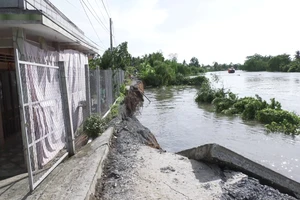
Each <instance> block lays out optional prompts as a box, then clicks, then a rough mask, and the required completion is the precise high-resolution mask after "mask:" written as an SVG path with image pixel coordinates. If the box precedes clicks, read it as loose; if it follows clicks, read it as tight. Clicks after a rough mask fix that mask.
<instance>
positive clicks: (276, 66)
mask: <svg viewBox="0 0 300 200" xmlns="http://www.w3.org/2000/svg"><path fill="white" fill-rule="evenodd" d="M240 69H242V70H245V71H270V72H300V51H296V53H295V55H294V57H293V58H291V56H290V55H288V54H281V55H277V56H262V55H260V54H254V55H253V56H247V57H246V61H245V63H244V65H243V66H241V68H240Z"/></svg>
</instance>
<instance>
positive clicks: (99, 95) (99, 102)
mask: <svg viewBox="0 0 300 200" xmlns="http://www.w3.org/2000/svg"><path fill="white" fill-rule="evenodd" d="M96 84H97V85H96V90H97V113H98V114H99V115H101V88H100V69H99V66H97V68H96Z"/></svg>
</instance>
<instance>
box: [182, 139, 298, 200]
mask: <svg viewBox="0 0 300 200" xmlns="http://www.w3.org/2000/svg"><path fill="white" fill-rule="evenodd" d="M177 154H179V155H182V156H185V157H187V158H189V159H193V160H197V161H206V162H209V163H213V164H217V165H218V166H220V167H226V168H228V169H231V170H235V171H240V172H243V173H245V174H247V175H248V176H250V177H253V178H257V179H258V180H259V181H260V182H261V183H262V184H265V185H269V186H271V187H273V188H275V189H278V190H279V191H280V192H283V193H287V194H289V195H292V196H294V197H296V198H300V196H299V194H300V183H298V182H296V181H294V180H292V179H290V178H288V177H286V176H284V175H282V174H279V173H277V172H275V171H273V170H271V169H269V168H267V167H265V166H262V165H260V164H258V163H256V162H254V161H252V160H250V159H248V158H245V157H244V156H242V155H240V154H238V153H236V152H234V151H232V150H229V149H227V148H225V147H223V146H220V145H218V144H206V145H203V146H199V147H195V148H191V149H187V150H184V151H181V152H178V153H177Z"/></svg>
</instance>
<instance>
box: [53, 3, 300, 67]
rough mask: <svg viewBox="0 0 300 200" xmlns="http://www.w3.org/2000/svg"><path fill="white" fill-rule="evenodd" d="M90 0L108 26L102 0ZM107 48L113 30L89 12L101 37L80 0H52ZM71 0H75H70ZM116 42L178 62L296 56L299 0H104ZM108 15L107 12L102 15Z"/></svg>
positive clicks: (138, 52)
mask: <svg viewBox="0 0 300 200" xmlns="http://www.w3.org/2000/svg"><path fill="white" fill-rule="evenodd" d="M84 1H85V2H90V4H91V5H92V6H93V9H94V10H95V11H96V12H98V15H99V17H100V19H102V21H103V22H104V23H105V26H106V27H108V17H107V14H106V12H105V10H104V8H103V6H102V2H101V0H84ZM51 2H52V3H53V4H54V5H55V6H57V7H58V8H59V9H60V10H61V11H62V12H63V13H65V15H66V16H67V17H69V18H70V19H71V20H72V21H73V22H74V23H75V24H76V25H78V26H79V27H80V28H81V29H82V30H83V31H84V32H85V34H86V35H87V36H88V37H89V38H91V39H92V40H93V41H95V42H96V43H98V44H99V45H100V46H102V48H105V49H106V48H108V47H109V33H108V31H107V30H105V29H104V28H103V27H102V26H101V25H100V24H99V23H98V22H97V21H96V20H95V19H94V17H93V16H92V15H91V14H90V18H91V19H92V22H93V24H94V27H95V28H96V29H97V34H98V35H99V38H100V40H101V41H102V43H101V42H100V41H99V39H98V37H97V35H96V33H95V31H94V30H93V28H92V26H91V25H90V23H89V21H88V19H87V17H86V16H85V13H84V11H83V9H82V7H81V4H80V2H79V0H51ZM70 2H71V3H70ZM104 2H105V5H106V6H107V7H108V9H109V14H110V16H111V17H112V19H113V23H114V32H115V34H114V35H115V39H116V44H119V43H120V42H123V41H127V42H128V45H129V51H130V53H131V54H132V55H134V56H140V55H144V54H145V53H152V52H156V51H162V52H163V53H164V55H165V57H168V56H169V55H170V54H174V53H176V54H177V55H178V60H179V61H182V60H183V59H185V60H188V61H189V60H190V58H191V57H193V56H195V57H197V58H198V59H199V61H200V63H203V64H212V63H213V62H218V63H230V62H233V63H243V62H244V60H245V58H246V56H248V55H253V54H254V53H259V54H262V55H277V54H282V53H288V54H291V55H293V54H294V52H295V51H296V50H300V26H299V21H300V20H299V19H300V17H299V14H298V12H299V8H300V1H299V0H284V1H283V0H226V1H225V0H185V1H183V0H104ZM101 13H102V14H103V16H104V17H103V16H102V14H101Z"/></svg>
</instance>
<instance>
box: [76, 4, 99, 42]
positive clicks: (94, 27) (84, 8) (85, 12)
mask: <svg viewBox="0 0 300 200" xmlns="http://www.w3.org/2000/svg"><path fill="white" fill-rule="evenodd" d="M79 1H80V3H81V6H82V8H83V10H84V12H85V15H86V16H87V18H88V20H89V22H90V24H91V26H92V28H93V29H94V31H95V34H96V36H97V37H98V39H99V41H100V42H101V43H102V44H103V45H104V46H105V44H104V43H103V42H102V40H101V39H100V36H99V35H98V33H97V31H96V29H95V27H94V25H93V23H92V21H91V19H90V17H89V15H88V14H87V12H86V9H85V8H84V5H83V2H82V0H79Z"/></svg>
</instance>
